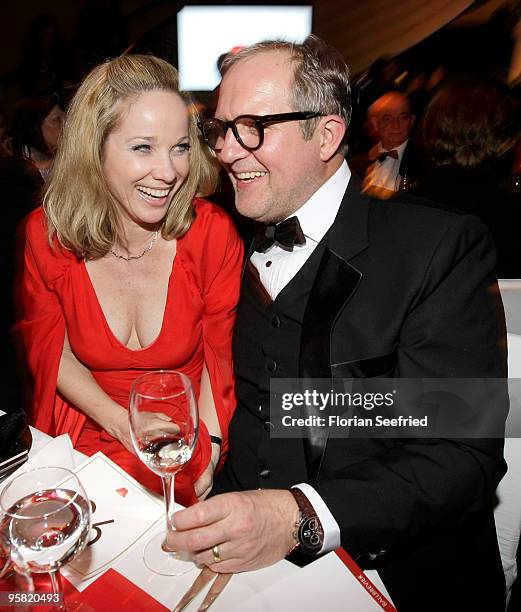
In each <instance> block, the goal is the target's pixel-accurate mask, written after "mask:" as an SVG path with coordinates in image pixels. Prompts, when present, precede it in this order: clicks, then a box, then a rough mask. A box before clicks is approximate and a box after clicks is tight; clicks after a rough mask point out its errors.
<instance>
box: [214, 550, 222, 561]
mask: <svg viewBox="0 0 521 612" xmlns="http://www.w3.org/2000/svg"><path fill="white" fill-rule="evenodd" d="M212 555H213V562H214V563H219V562H220V561H222V559H221V555H220V554H219V547H218V546H214V547H213V548H212Z"/></svg>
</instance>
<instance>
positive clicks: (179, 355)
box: [19, 199, 242, 505]
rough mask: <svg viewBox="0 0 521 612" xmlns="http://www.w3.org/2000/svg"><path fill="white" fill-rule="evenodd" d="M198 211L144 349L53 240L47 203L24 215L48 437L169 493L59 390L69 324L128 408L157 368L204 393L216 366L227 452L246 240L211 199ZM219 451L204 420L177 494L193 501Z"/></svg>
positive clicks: (30, 348) (23, 324)
mask: <svg viewBox="0 0 521 612" xmlns="http://www.w3.org/2000/svg"><path fill="white" fill-rule="evenodd" d="M194 206H195V211H196V218H195V220H194V222H193V224H192V226H191V227H190V229H189V230H188V232H187V233H186V234H185V235H184V236H183V237H182V238H180V239H178V241H177V250H176V256H175V258H174V262H173V266H172V272H171V275H170V279H169V284H168V293H167V300H166V305H165V312H164V317H163V324H162V327H161V331H160V333H159V336H158V337H157V338H156V340H155V341H154V342H153V343H152V344H151V345H149V346H148V347H145V348H143V349H139V350H132V349H129V348H127V347H126V346H125V345H123V344H122V343H121V342H120V341H119V340H118V339H117V338H116V337H115V336H114V334H113V333H112V331H111V329H110V328H109V326H108V323H107V321H106V319H105V316H104V314H103V311H102V309H101V306H100V304H99V302H98V298H97V296H96V293H95V291H94V287H93V285H92V283H91V280H90V277H89V275H88V273H87V268H86V266H85V262H84V261H83V260H79V259H77V258H76V256H75V255H74V254H73V253H72V252H70V251H68V250H66V249H64V248H62V247H60V246H59V244H58V243H57V241H56V240H55V241H54V245H53V248H51V247H50V245H49V241H48V237H47V227H46V221H45V215H44V213H43V211H42V209H41V208H39V209H37V210H35V211H34V212H33V213H31V214H30V215H29V217H28V218H27V222H26V244H25V267H24V274H23V278H22V281H21V284H22V286H21V295H22V304H23V318H22V320H21V321H20V323H19V329H20V332H21V334H22V337H23V340H24V345H25V350H26V357H27V362H28V365H29V368H30V371H31V373H32V375H33V377H34V397H33V404H32V414H31V422H32V424H33V425H34V426H35V427H37V428H38V429H40V430H42V431H44V432H46V433H49V434H50V435H53V436H55V435H60V434H62V433H68V434H69V435H70V437H71V439H72V443H73V445H74V446H75V448H77V449H78V450H80V451H81V452H83V453H85V454H87V455H92V454H93V453H95V452H96V451H98V450H100V451H102V452H103V453H105V454H106V455H107V456H108V457H110V458H111V459H112V460H113V461H115V462H116V463H118V464H119V465H120V466H121V467H123V468H124V469H125V470H126V471H127V472H128V473H130V474H132V475H133V476H134V477H135V478H137V479H138V480H139V481H140V482H142V483H143V484H145V485H146V486H148V487H150V488H153V489H154V490H157V491H162V488H161V482H160V479H159V477H157V476H155V475H154V474H153V473H152V472H151V471H150V470H148V468H147V467H146V466H145V465H144V464H142V463H141V461H140V460H139V459H138V458H137V457H136V456H135V455H133V454H132V453H130V452H128V451H127V450H126V449H125V448H124V447H123V445H122V444H121V443H120V442H119V441H118V440H116V439H115V438H113V437H112V436H110V435H109V434H108V433H107V432H106V431H104V430H103V429H101V427H100V426H99V425H98V424H97V423H95V422H94V421H92V420H91V419H89V418H87V417H86V416H85V415H84V414H83V413H82V412H80V411H79V410H77V409H76V408H75V407H74V406H71V405H69V404H68V403H67V401H66V400H65V399H64V398H63V396H61V395H60V393H59V392H57V390H56V380H57V375H58V367H59V363H60V358H61V354H62V349H63V340H64V335H65V329H66V328H67V333H68V337H69V342H70V345H71V348H72V350H73V351H74V354H75V356H76V357H77V358H78V360H79V361H80V362H81V363H83V364H84V365H86V366H87V367H88V368H89V369H90V371H91V373H92V375H93V376H94V378H95V379H96V381H97V382H98V384H99V385H100V387H101V388H102V389H103V390H104V391H105V392H106V393H107V394H108V395H110V397H111V398H112V399H113V400H114V401H116V402H118V403H119V404H120V405H121V406H123V407H124V408H128V400H129V394H130V388H131V385H132V382H133V381H134V380H135V378H137V377H138V376H140V375H141V374H143V373H144V372H146V371H149V370H158V369H169V370H171V369H175V370H180V371H182V372H184V373H185V374H187V375H188V376H190V378H191V379H192V382H193V384H194V391H195V393H196V396H198V394H199V385H200V378H201V371H202V368H203V365H204V363H206V366H207V368H208V373H209V376H210V381H211V385H212V391H213V397H214V400H215V406H216V410H217V415H218V418H219V424H220V428H221V432H222V435H223V447H222V453H223V454H224V453H226V450H227V432H228V425H229V423H230V419H231V417H232V413H233V410H234V408H235V396H234V381H233V371H232V356H231V339H232V330H233V324H234V321H235V310H236V305H237V301H238V296H239V286H240V273H241V266H242V243H241V241H240V239H239V237H238V235H237V232H236V231H235V228H234V226H233V223H232V221H231V220H230V219H229V217H228V216H227V215H226V213H224V212H223V211H222V210H221V209H220V208H218V207H217V206H215V205H214V204H211V203H210V202H207V201H205V200H200V199H196V200H195V201H194ZM210 455H211V444H210V440H209V435H208V431H207V429H206V426H205V425H204V423H202V422H201V427H200V434H199V439H198V443H197V448H196V450H195V452H194V456H193V459H192V461H190V463H189V464H188V465H187V467H186V468H185V469H184V470H182V471H181V472H180V473H179V474H178V476H177V477H176V499H177V500H178V501H179V502H181V503H184V504H185V505H187V504H190V503H194V502H195V501H196V497H195V494H194V490H193V482H195V480H197V478H198V477H199V476H200V475H201V474H202V472H203V471H204V469H205V468H206V467H207V465H208V463H209V460H210Z"/></svg>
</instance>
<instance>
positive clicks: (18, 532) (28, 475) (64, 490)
mask: <svg viewBox="0 0 521 612" xmlns="http://www.w3.org/2000/svg"><path fill="white" fill-rule="evenodd" d="M0 512H1V513H2V520H1V523H0V532H1V537H2V542H3V544H4V545H5V546H6V548H7V549H8V552H9V554H10V556H11V559H12V561H13V563H14V565H15V567H17V568H19V570H20V571H22V573H25V572H29V573H31V574H33V573H48V574H49V576H50V578H51V585H52V591H53V595H56V596H57V597H56V598H55V599H54V598H53V599H52V601H53V602H58V601H59V599H58V594H59V593H61V592H62V588H61V576H60V567H61V566H62V565H65V564H66V563H68V562H69V561H72V560H73V559H74V558H76V557H77V556H78V555H79V554H80V553H81V552H83V550H84V549H85V546H86V545H87V539H88V536H89V531H90V518H91V507H90V503H89V500H88V498H87V495H86V493H85V490H84V488H83V486H82V484H81V482H80V480H79V478H78V477H77V476H76V474H74V473H73V472H71V471H70V470H68V469H66V468H62V467H39V468H36V469H33V470H30V471H27V472H23V473H22V474H19V475H18V476H16V477H15V478H13V480H11V482H9V484H8V485H7V486H6V487H5V488H4V489H3V491H2V493H1V494H0ZM49 601H51V600H49ZM55 609H58V610H68V609H70V608H68V607H67V606H66V605H65V604H64V603H63V602H61V603H58V605H56V606H55Z"/></svg>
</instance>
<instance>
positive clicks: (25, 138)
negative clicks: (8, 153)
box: [13, 97, 65, 180]
mask: <svg viewBox="0 0 521 612" xmlns="http://www.w3.org/2000/svg"><path fill="white" fill-rule="evenodd" d="M64 117H65V114H64V112H63V110H62V109H61V107H60V105H59V104H58V103H57V102H56V100H55V99H54V98H53V97H51V98H39V97H38V98H24V99H22V100H20V101H19V102H18V103H17V104H16V106H15V109H14V114H13V147H14V154H15V156H17V157H19V158H22V159H25V160H27V161H29V162H30V163H32V164H33V165H34V166H35V167H36V168H37V169H38V171H39V172H40V174H41V176H42V178H43V180H47V179H48V177H49V174H50V172H51V168H52V163H53V159H54V155H55V153H56V149H57V147H58V142H59V140H60V136H61V133H62V128H63V120H64Z"/></svg>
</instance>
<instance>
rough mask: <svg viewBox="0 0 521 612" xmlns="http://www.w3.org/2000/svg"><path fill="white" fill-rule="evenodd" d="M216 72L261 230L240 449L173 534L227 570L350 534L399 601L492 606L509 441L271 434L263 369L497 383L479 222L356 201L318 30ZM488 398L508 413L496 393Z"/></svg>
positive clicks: (237, 175) (497, 319) (244, 208)
mask: <svg viewBox="0 0 521 612" xmlns="http://www.w3.org/2000/svg"><path fill="white" fill-rule="evenodd" d="M224 69H225V72H224V77H223V80H222V84H221V89H220V96H219V102H218V106H217V109H216V113H215V119H207V120H205V121H204V123H203V124H202V132H203V136H204V138H205V139H206V141H207V143H208V144H209V146H210V147H211V148H213V149H214V150H215V151H216V154H217V157H218V159H219V161H220V162H221V164H223V166H224V167H225V169H226V170H227V172H228V173H229V176H230V178H231V181H232V183H233V185H234V188H235V194H236V204H237V208H238V210H239V212H241V213H242V214H243V215H246V216H248V217H250V218H251V219H254V220H255V221H256V222H257V225H258V228H259V229H260V230H261V231H259V232H258V233H257V236H256V240H255V243H254V244H253V245H252V248H251V249H250V252H249V254H248V256H247V261H246V266H245V273H244V280H243V286H242V295H241V301H240V305H239V309H238V320H237V325H236V330H235V336H234V352H235V366H236V376H237V399H238V403H237V410H236V413H235V415H234V418H233V420H232V424H231V428H230V432H229V442H230V449H229V456H228V458H227V461H226V463H225V466H224V469H223V471H222V472H221V473H220V474H219V475H218V476H217V477H216V481H215V487H214V496H213V497H211V498H210V499H207V500H205V501H203V502H201V503H199V504H197V505H195V506H193V507H191V508H188V509H186V510H183V511H181V512H178V513H177V514H176V527H177V532H176V533H175V534H174V535H173V537H172V544H173V545H174V547H175V548H178V549H180V550H188V551H191V552H192V553H193V554H194V557H195V560H196V561H197V562H198V563H201V564H205V565H209V566H210V567H211V568H212V569H214V570H216V571H219V572H237V571H245V570H250V569H256V568H260V567H264V566H266V565H270V564H272V563H275V562H277V561H279V560H280V559H283V558H284V557H285V556H286V555H288V553H289V552H290V551H293V549H295V548H296V549H297V551H296V552H299V553H300V554H301V555H302V556H303V557H305V558H307V559H313V558H314V557H315V556H316V555H317V554H322V553H325V552H328V551H331V550H334V549H336V548H337V547H339V546H340V545H341V546H343V547H344V548H345V550H346V551H347V552H348V553H349V554H350V555H351V556H352V557H353V558H354V559H355V560H356V561H357V562H358V563H359V564H360V565H361V566H362V567H364V568H366V567H374V568H376V569H377V570H378V572H379V573H380V576H381V577H382V579H383V581H384V583H385V585H386V587H387V588H388V590H389V592H390V594H391V597H392V598H393V599H394V601H395V603H396V605H397V607H398V609H399V610H400V611H407V610H414V611H417V610H420V609H421V610H427V609H429V610H430V609H472V606H476V609H481V610H485V609H486V610H500V609H501V605H502V604H503V599H504V588H505V587H504V578H503V574H502V570H501V563H500V558H499V552H498V546H497V541H496V535H495V529H494V522H493V515H492V504H493V497H494V490H495V488H496V486H497V484H498V482H499V480H500V478H501V477H502V475H503V473H504V471H505V465H504V462H503V459H502V440H501V439H473V438H465V439H450V440H449V439H421V438H412V439H407V438H400V439H395V438H387V439H385V438H371V437H357V436H353V437H349V436H348V435H347V434H346V436H344V437H342V438H340V437H328V436H327V433H326V434H324V433H323V432H317V428H316V427H315V428H314V427H313V426H311V427H309V429H308V431H307V435H306V437H305V439H302V438H300V439H299V438H291V439H280V438H277V437H274V436H271V435H270V432H271V431H272V428H273V423H272V422H271V421H270V410H269V408H270V379H276V378H297V377H302V378H331V377H335V378H344V377H345V378H353V377H354V378H360V377H362V378H363V377H382V376H383V377H404V378H414V379H416V378H427V377H430V378H448V377H461V378H474V379H481V378H483V379H484V378H487V377H500V376H504V375H505V368H506V363H505V355H504V352H503V351H502V348H501V346H500V342H499V341H500V340H501V339H504V322H503V316H502V309H501V304H500V302H499V299H498V297H497V293H495V291H494V289H496V288H497V285H496V284H495V278H494V252H493V247H492V245H491V241H490V238H489V236H488V234H487V232H486V230H485V228H484V226H483V225H482V224H481V223H480V222H479V221H478V220H477V219H475V218H474V217H471V216H466V215H459V214H456V213H450V212H447V211H442V210H438V209H435V208H429V207H424V206H415V207H412V206H410V205H402V204H400V202H399V200H396V203H395V204H394V205H393V206H382V205H381V203H379V202H376V201H374V200H372V199H370V198H368V197H367V196H365V195H361V194H360V192H359V188H358V187H357V184H356V181H355V179H354V177H353V176H351V172H350V170H349V168H348V166H347V164H346V162H345V161H344V151H345V135H346V129H347V126H348V124H349V116H350V91H349V80H348V69H347V67H346V65H345V63H344V61H343V60H342V58H341V57H340V56H339V54H338V53H337V52H336V51H334V50H333V49H331V48H329V47H327V46H326V45H325V44H324V43H323V42H322V41H321V40H320V39H317V38H316V37H310V38H308V39H307V40H306V42H305V43H304V44H302V45H292V44H289V43H282V42H265V43H259V44H257V45H254V46H252V47H247V48H245V49H243V50H242V51H240V52H239V53H238V54H236V55H234V56H233V57H231V58H229V60H227V62H226V64H225V67H224ZM254 249H257V250H254ZM485 393H486V388H485V386H484V385H483V389H482V386H481V384H480V383H479V382H478V383H477V387H476V394H477V396H478V399H482V398H480V394H482V395H485ZM479 405H480V407H481V406H483V408H482V409H483V410H485V411H495V412H497V414H498V415H499V418H501V419H502V418H504V416H505V412H506V402H505V398H504V397H503V396H502V395H501V394H499V397H496V396H491V395H489V396H487V397H486V401H484V403H483V404H481V403H480V404H479ZM293 554H294V553H293ZM471 580H472V582H470V581H471ZM449 582H450V584H449ZM470 584H472V587H470ZM458 589H459V590H458ZM448 602H452V603H454V606H455V607H454V608H453V607H450V606H451V605H452V604H450V605H449V604H448ZM458 605H459V606H460V607H459V608H458ZM447 606H449V607H447ZM483 606H484V607H483Z"/></svg>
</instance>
